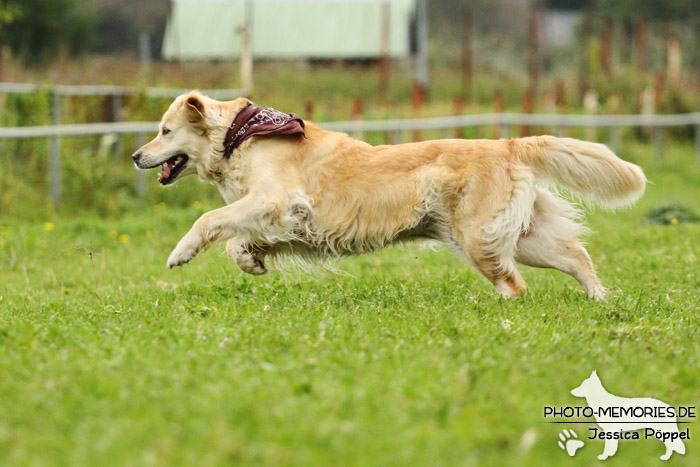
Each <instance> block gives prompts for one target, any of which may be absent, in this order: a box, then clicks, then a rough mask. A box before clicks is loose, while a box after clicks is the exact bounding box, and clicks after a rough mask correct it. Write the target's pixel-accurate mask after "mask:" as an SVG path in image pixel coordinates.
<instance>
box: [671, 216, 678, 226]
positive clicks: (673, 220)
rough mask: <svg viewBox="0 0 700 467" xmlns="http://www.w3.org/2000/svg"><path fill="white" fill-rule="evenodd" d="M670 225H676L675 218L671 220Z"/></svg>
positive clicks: (676, 220)
mask: <svg viewBox="0 0 700 467" xmlns="http://www.w3.org/2000/svg"><path fill="white" fill-rule="evenodd" d="M671 224H673V225H676V224H678V219H676V218H675V217H674V218H673V219H671Z"/></svg>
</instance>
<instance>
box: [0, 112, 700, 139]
mask: <svg viewBox="0 0 700 467" xmlns="http://www.w3.org/2000/svg"><path fill="white" fill-rule="evenodd" d="M318 125H319V126H321V127H322V128H326V129H328V130H333V131H342V132H392V131H413V130H445V129H447V130H450V129H454V128H463V127H470V126H520V125H525V126H549V127H555V128H564V127H580V128H592V127H595V128H621V127H643V128H645V127H646V128H668V127H679V126H693V127H696V128H697V127H698V126H700V112H696V113H687V114H669V115H657V114H648V115H564V114H516V113H493V114H475V115H457V116H453V117H431V118H420V119H393V120H348V121H338V122H321V123H318ZM156 131H158V122H111V123H82V124H75V125H43V126H30V127H0V139H9V138H41V137H47V136H86V135H102V134H124V133H127V134H137V133H153V132H156Z"/></svg>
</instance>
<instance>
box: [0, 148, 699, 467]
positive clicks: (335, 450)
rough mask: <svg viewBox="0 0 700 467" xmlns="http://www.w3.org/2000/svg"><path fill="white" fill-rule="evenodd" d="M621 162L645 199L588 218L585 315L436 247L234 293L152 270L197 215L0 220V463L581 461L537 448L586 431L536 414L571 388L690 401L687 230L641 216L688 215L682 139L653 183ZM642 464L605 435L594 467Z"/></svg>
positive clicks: (539, 276) (691, 312)
mask: <svg viewBox="0 0 700 467" xmlns="http://www.w3.org/2000/svg"><path fill="white" fill-rule="evenodd" d="M622 156H623V157H625V158H627V159H630V160H633V161H636V162H638V163H641V164H642V166H643V167H644V168H645V170H646V172H647V176H648V177H649V178H650V180H651V181H652V182H653V184H651V185H650V186H649V187H648V191H647V194H646V195H645V197H644V198H643V199H642V201H641V202H640V203H639V204H638V205H637V206H636V207H635V208H633V209H631V210H628V211H623V212H619V213H615V214H611V213H602V212H589V222H590V225H591V227H592V228H593V234H592V235H591V236H590V238H589V251H590V253H591V256H592V257H593V260H594V262H595V263H596V265H597V268H598V271H599V274H600V276H601V279H602V281H603V283H604V284H605V285H607V286H608V287H609V288H610V290H611V296H610V298H609V299H608V301H606V302H604V303H596V302H591V301H588V300H586V299H585V297H584V294H583V293H582V290H581V289H580V287H579V286H578V284H576V283H575V282H574V280H573V279H571V278H570V277H568V276H565V275H563V274H561V273H558V272H553V271H541V270H534V269H529V268H525V267H523V268H522V270H523V275H524V277H525V279H526V281H527V282H528V283H529V286H530V292H529V294H528V295H527V296H526V297H524V298H522V299H519V300H513V301H506V300H502V299H500V298H498V296H497V294H496V293H495V291H494V289H493V288H492V287H491V285H489V284H487V283H486V281H485V280H484V279H482V278H481V277H480V276H479V275H478V274H476V273H475V272H472V271H471V270H470V269H469V268H468V267H467V266H466V265H464V264H463V263H461V262H460V261H458V260H457V259H456V258H454V257H453V256H451V255H450V254H449V253H447V252H443V251H431V250H425V249H419V248H414V247H411V248H407V249H389V250H386V251H384V252H381V253H379V254H376V255H372V256H364V257H359V258H354V259H351V260H348V261H345V262H343V263H341V264H340V266H339V268H340V270H341V271H342V273H341V274H325V275H321V276H318V275H308V274H305V273H301V272H294V271H292V272H289V273H287V274H286V275H281V274H279V273H274V272H273V273H271V274H268V275H267V276H263V277H259V278H258V277H252V276H248V275H245V274H243V273H241V272H240V271H239V270H238V269H237V268H236V266H235V265H234V264H233V263H232V262H231V261H230V260H228V259H227V258H225V257H224V255H223V253H222V251H221V249H214V250H212V251H210V252H208V253H207V254H205V255H204V256H202V257H199V258H197V259H196V260H195V261H194V262H193V263H192V264H190V265H188V266H186V267H184V268H181V269H177V270H174V271H167V270H166V269H165V260H166V259H167V256H168V253H169V252H170V250H171V248H172V247H174V245H175V244H176V242H177V240H178V239H179V237H180V236H181V235H183V234H184V233H185V232H186V231H187V229H188V228H189V226H190V225H191V223H192V222H193V221H194V220H195V219H196V218H197V216H198V215H200V214H201V213H203V212H204V211H205V210H206V209H210V208H213V207H215V205H213V204H211V202H207V201H205V202H204V206H202V205H201V204H202V203H199V202H196V201H197V200H192V201H193V205H192V206H191V207H190V208H186V209H183V208H178V209H173V208H172V207H169V206H168V205H163V204H157V205H155V206H154V205H153V204H148V205H145V204H144V205H143V206H141V208H140V209H139V210H138V211H136V212H133V213H132V214H130V215H128V216H126V217H122V218H119V219H116V220H101V219H99V218H96V217H92V218H82V217H81V218H72V217H70V216H64V217H60V218H58V219H47V222H46V223H45V222H31V223H29V222H27V221H21V222H20V221H13V220H12V219H9V218H6V217H0V375H1V376H0V464H2V465H44V464H55V465H70V466H75V465H102V466H109V465H224V464H229V463H234V462H237V463H241V464H248V465H259V464H264V465H334V464H338V465H363V466H364V465H499V466H503V465H551V464H557V465H591V464H592V463H597V462H598V461H597V460H596V459H595V457H596V456H597V455H598V454H600V453H601V452H602V450H603V441H601V440H591V441H589V440H587V439H586V440H585V441H586V445H585V446H584V448H583V449H582V450H581V451H580V452H579V453H578V454H577V456H576V457H573V458H569V457H568V456H567V455H566V454H565V453H564V452H563V451H561V450H560V449H559V448H558V447H557V444H556V442H557V440H558V438H557V435H558V433H559V431H560V430H561V429H562V428H564V427H567V428H574V429H575V430H576V431H577V432H578V435H579V437H585V436H587V428H588V425H556V424H549V423H546V422H545V420H544V418H543V408H544V406H546V405H585V402H584V401H583V400H580V399H576V398H574V397H573V396H571V395H570V394H569V391H570V390H571V389H572V388H574V387H576V386H577V385H578V384H579V383H580V382H581V381H582V380H583V379H585V378H586V377H587V376H588V375H589V374H590V372H591V370H593V369H597V370H598V373H599V375H600V377H601V379H602V381H603V383H604V384H605V385H606V387H607V389H608V390H610V392H612V393H615V394H618V395H622V396H650V397H655V398H659V399H661V400H663V401H666V402H668V403H670V404H673V405H698V402H700V376H698V375H699V374H700V348H699V344H698V343H699V341H700V332H699V330H700V317H699V312H700V298H699V295H700V276H699V275H698V269H699V268H698V266H699V262H698V258H700V241H699V240H698V239H699V238H700V224H683V223H679V224H677V225H648V224H645V223H644V222H643V216H644V213H645V212H646V211H647V210H649V209H650V208H652V207H654V206H657V205H659V204H661V203H663V202H665V201H668V200H678V201H680V202H683V203H685V204H686V205H687V206H688V207H690V208H691V209H692V210H694V211H695V212H696V213H698V212H700V168H699V167H698V165H697V163H696V162H695V160H694V159H693V152H692V147H690V146H670V147H669V148H667V159H666V161H665V162H664V164H663V166H662V165H659V164H657V163H654V162H653V161H652V156H651V149H650V148H649V147H643V146H634V147H629V148H627V150H626V151H623V153H622ZM182 183H189V184H192V183H197V182H196V181H195V180H194V179H190V180H187V181H185V182H182ZM174 189H175V190H177V189H178V187H175V188H174ZM212 190H213V188H212ZM26 209H31V206H30V205H27V206H26ZM49 220H51V221H52V222H48V221H49ZM685 426H690V431H691V437H692V438H691V440H690V441H686V447H687V454H686V455H685V456H680V455H677V454H676V455H674V457H673V458H672V459H671V464H672V465H700V442H698V439H700V432H698V431H696V430H698V429H699V427H700V425H698V424H697V423H695V424H690V425H684V427H685ZM663 451H664V449H663V445H662V444H661V443H660V442H658V441H653V440H649V441H623V442H621V443H620V449H619V451H618V454H617V455H616V456H615V457H613V458H611V459H610V460H608V461H607V463H608V464H610V465H634V464H636V465H653V464H654V463H661V462H660V461H658V460H657V459H658V457H659V456H660V455H661V454H662V453H663Z"/></svg>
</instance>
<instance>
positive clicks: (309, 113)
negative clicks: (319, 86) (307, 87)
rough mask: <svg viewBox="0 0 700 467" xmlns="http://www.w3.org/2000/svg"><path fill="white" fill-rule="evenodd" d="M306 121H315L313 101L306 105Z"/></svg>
mask: <svg viewBox="0 0 700 467" xmlns="http://www.w3.org/2000/svg"><path fill="white" fill-rule="evenodd" d="M304 119H305V120H313V119H314V103H313V101H306V105H304Z"/></svg>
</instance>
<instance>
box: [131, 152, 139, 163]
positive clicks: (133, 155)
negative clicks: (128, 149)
mask: <svg viewBox="0 0 700 467" xmlns="http://www.w3.org/2000/svg"><path fill="white" fill-rule="evenodd" d="M131 158H132V159H133V160H134V162H138V160H139V159H141V151H136V152H135V153H133V154H132V155H131Z"/></svg>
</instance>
